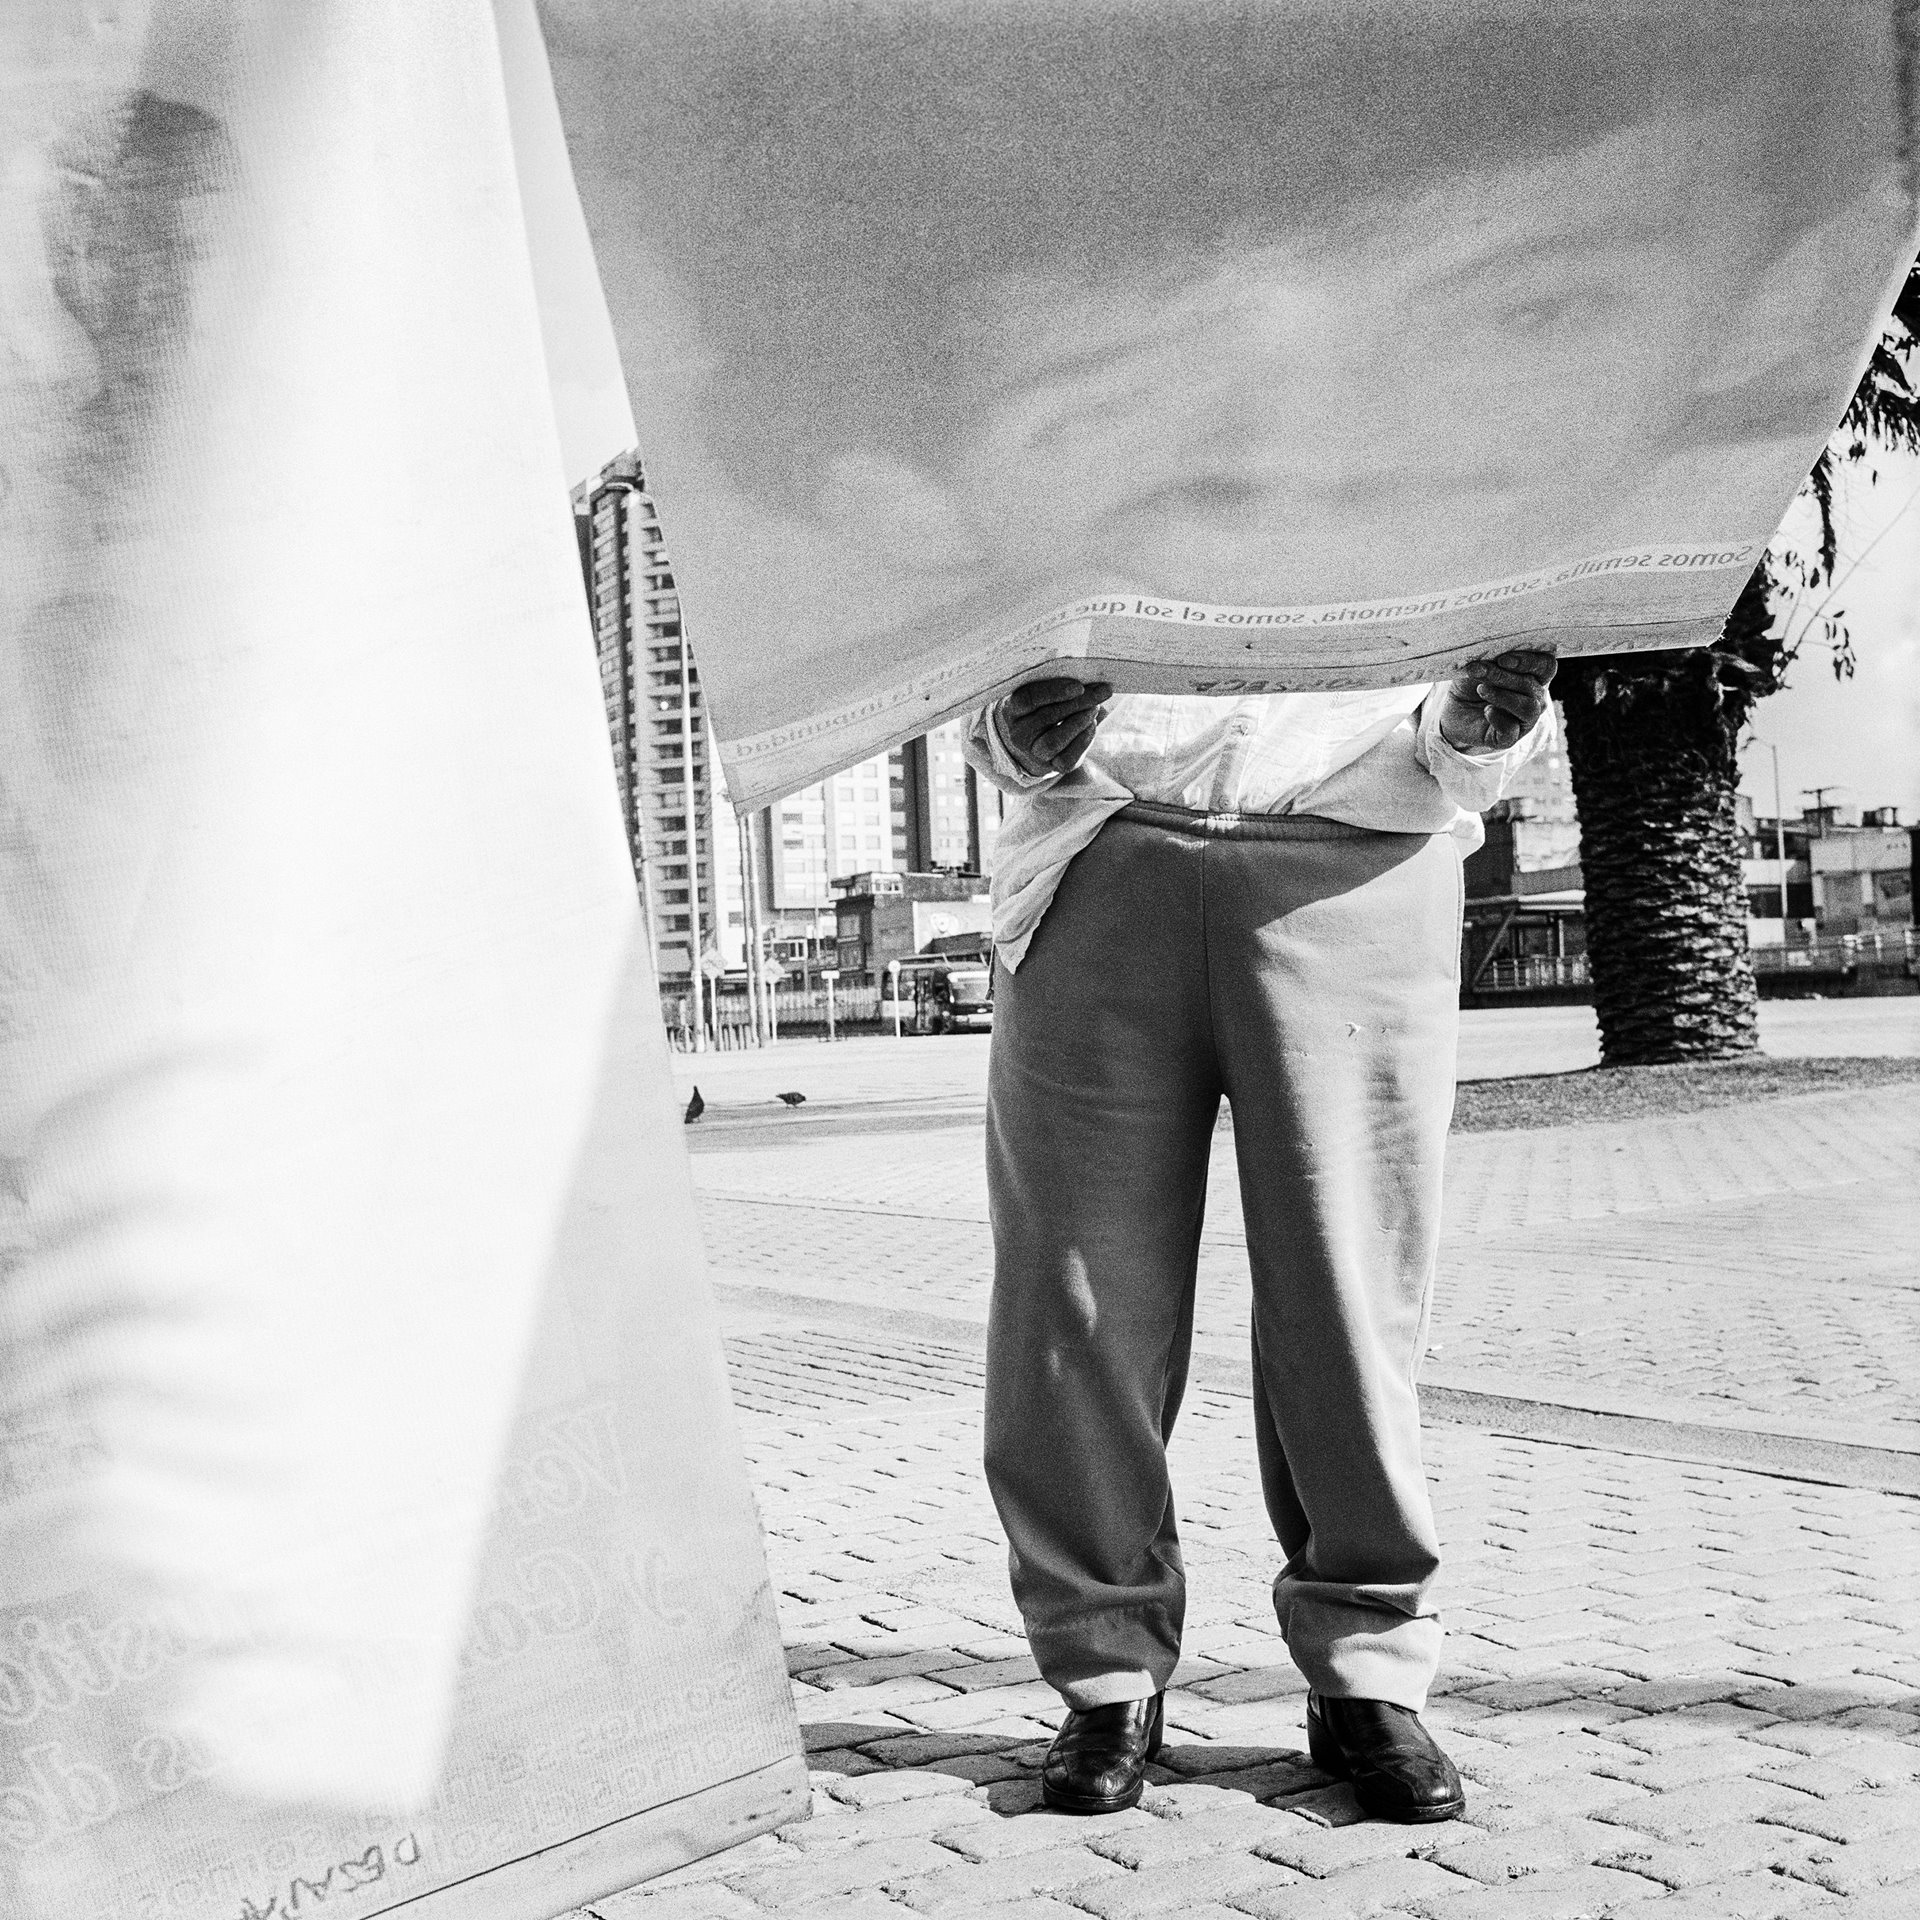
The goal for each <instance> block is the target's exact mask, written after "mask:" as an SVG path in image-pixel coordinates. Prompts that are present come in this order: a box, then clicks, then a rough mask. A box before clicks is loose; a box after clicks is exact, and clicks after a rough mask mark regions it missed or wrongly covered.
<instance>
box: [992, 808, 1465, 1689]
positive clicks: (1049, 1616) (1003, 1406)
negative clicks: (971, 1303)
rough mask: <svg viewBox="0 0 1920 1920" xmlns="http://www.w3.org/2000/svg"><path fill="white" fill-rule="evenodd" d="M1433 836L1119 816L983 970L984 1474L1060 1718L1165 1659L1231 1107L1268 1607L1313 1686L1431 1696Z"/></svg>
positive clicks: (1446, 975)
mask: <svg viewBox="0 0 1920 1920" xmlns="http://www.w3.org/2000/svg"><path fill="white" fill-rule="evenodd" d="M1460 905H1461V882H1460V861H1459V856H1458V854H1457V853H1456V852H1455V850H1454V847H1453V845H1452V843H1451V842H1450V841H1449V840H1447V839H1446V838H1444V837H1437V838H1432V837H1428V836H1426V835H1404V834H1382V833H1373V832H1369V831H1367V830H1365V829H1362V828H1356V827H1347V826H1342V825H1340V824H1338V823H1336V822H1333V821H1325V820H1316V819H1311V818H1303V817H1297V816H1280V817H1266V816H1249V817H1245V818H1241V817H1238V816H1201V815H1193V814H1188V813H1185V812H1184V811H1183V810H1179V809H1174V808H1153V807H1143V806H1139V805H1136V806H1133V807H1130V808H1128V809H1127V810H1126V812H1124V813H1122V814H1120V815H1118V816H1116V817H1115V818H1114V819H1113V820H1112V821H1110V822H1109V823H1108V824H1107V825H1106V826H1105V827H1104V828H1103V829H1102V831H1101V832H1100V834H1099V836H1098V838H1097V839H1095V840H1094V842H1093V843H1092V845H1091V846H1089V847H1088V848H1086V850H1085V851H1083V852H1082V853H1081V854H1079V855H1078V856H1077V857H1076V858H1075V860H1074V861H1073V863H1072V865H1071V866H1070V867H1069V868H1068V870H1067V872H1066V875H1065V876H1064V878H1063V880H1062V882H1061V886H1060V890H1059V892H1058V894H1057V895H1056V896H1055V898H1054V900H1053V903H1052V905H1051V906H1050V907H1049V908H1048V911H1047V914H1046V917H1045V919H1044V920H1043V921H1042V923H1041V925H1040V929H1039V931H1038V933H1037V934H1036V936H1035V938H1034V941H1033V943H1032V945H1031V947H1030V948H1029V949H1028V952H1027V955H1026V958H1025V961H1024V962H1023V964H1022V965H1021V966H1020V968H1019V970H1018V971H1017V972H1014V973H1011V974H1009V973H1008V972H1007V971H1006V970H1005V968H1004V967H1003V968H1002V969H1001V970H1000V977H999V979H998V981H997V982H996V988H995V991H996V999H995V1010H994V1019H995V1031H994V1037H993V1057H992V1065H991V1071H990V1077H989V1090H988V1105H987V1173H988V1188H989V1194H990V1198H991V1204H992V1215H993V1232H994V1285H993V1307H992V1316H991V1324H990V1328H989V1333H988V1353H987V1433H986V1465H987V1477H988V1480H989V1483H990V1485H991V1487H992V1491H993V1497H994V1500H995V1503H996V1505H997V1506H998V1508H999V1512H1000V1518H1001V1522H1002V1524H1003V1526H1004V1527H1005V1528H1006V1532H1007V1538H1008V1540H1009V1542H1010V1544H1011V1549H1012V1551H1011V1567H1012V1577H1013V1588H1014V1595H1015V1598H1016V1600H1017V1602H1018V1604H1019V1607H1020V1611H1021V1614H1022V1617H1023V1619H1024V1621H1025V1623H1026V1628H1027V1634H1028V1638H1029V1640H1030V1641H1031V1643H1032V1646H1033V1651H1034V1657H1035V1658H1036V1660H1037V1661H1038V1662H1039V1665H1040V1670H1041V1672H1042V1673H1043V1674H1044V1675H1045V1677H1046V1678H1047V1680H1048V1681H1049V1682H1050V1683H1051V1684H1052V1685H1053V1686H1054V1687H1055V1688H1056V1689H1057V1690H1058V1691H1059V1692H1060V1693H1061V1695H1062V1696H1063V1697H1064V1698H1065V1699H1066V1701H1067V1702H1068V1704H1069V1705H1072V1706H1077V1707H1089V1706H1097V1705H1100V1704H1103V1703H1105V1702H1109V1701H1114V1700H1125V1699H1133V1698H1139V1697H1142V1696H1144V1695H1147V1694H1150V1693H1152V1692H1155V1691H1157V1690H1158V1689H1160V1688H1162V1687H1164V1686H1165V1684H1166V1682H1167V1679H1168V1676H1169V1675H1170V1674H1171V1673H1172V1671H1173V1668H1174V1665H1175V1662H1176V1661H1177V1659H1178V1657H1179V1648H1180V1631H1181V1622H1182V1617H1183V1614H1184V1609H1185V1575H1184V1571H1183V1568H1182V1565H1181V1559H1180V1547H1179V1539H1178V1533H1177V1528H1176V1524H1175V1518H1174V1502H1173V1492H1172V1488H1171V1485H1170V1483H1169V1480H1168V1475H1167V1460H1166V1442H1167V1438H1168V1436H1169V1435H1170V1433H1171V1432H1172V1430H1173V1423H1174V1418H1175V1416H1176V1414H1177V1413H1178V1411H1179V1406H1180V1397H1181V1392H1182V1389H1183V1387H1184V1384H1185V1379H1186V1370H1187V1358H1188V1351H1189V1346H1190V1343H1191V1337H1192V1330H1193V1299H1194V1275H1195V1269H1196V1265H1197V1260H1198V1254H1199V1240H1200V1224H1201V1215H1202V1208H1203V1205H1204V1202H1205V1195H1206V1178H1207V1164H1208V1156H1209V1151H1210V1148H1211V1144H1212V1139H1213V1133H1214V1126H1215V1122H1216V1119H1217V1117H1218V1111H1219V1103H1220V1100H1221V1098H1222V1096H1224V1097H1225V1098H1226V1099H1228V1100H1229V1101H1231V1102H1232V1106H1233V1123H1234V1144H1235V1149H1236V1152H1237V1156H1238V1161H1239V1175H1240V1191H1241V1200H1242V1206H1243V1210H1244V1212H1245V1216H1246V1228H1247V1245H1248V1255H1249V1263H1250V1266H1251V1270H1252V1285H1253V1383H1254V1421H1255V1429H1256V1433H1257V1436H1258V1446H1259V1458H1260V1472H1261V1481H1262V1485H1263V1488H1264V1490H1265V1496H1266V1505H1267V1511H1268V1514H1269V1515H1270V1517H1271V1519H1272V1523H1273V1528H1274V1532H1275V1534H1276V1536H1277V1537H1278V1540H1279V1544H1280V1549H1281V1552H1282V1554H1283V1555H1284V1564H1283V1565H1282V1567H1281V1570H1280V1573H1279V1576H1278V1578H1277V1579H1276V1581H1275V1583H1274V1604H1275V1607H1276V1610H1277V1612H1278V1615H1279V1621H1280V1627H1281V1631H1282V1633H1283V1634H1284V1636H1285V1638H1286V1643H1287V1647H1288V1650H1289V1652H1290V1653H1291V1654H1292V1656H1293V1659H1294V1660H1295V1662H1296V1664H1297V1665H1298V1666H1299V1667H1300V1669H1301V1671H1302V1672H1303V1673H1304V1674H1305V1676H1306V1678H1307V1680H1308V1682H1309V1684H1310V1685H1312V1686H1313V1687H1314V1688H1315V1689H1316V1690H1318V1691H1320V1692H1323V1693H1326V1694H1329V1695H1335V1696H1348V1697H1357V1698H1365V1699H1384V1700H1393V1701H1398V1702H1399V1703H1401V1704H1402V1705H1405V1706H1410V1707H1413V1708H1415V1709H1418V1708H1419V1707H1420V1706H1422V1705H1423V1704H1424V1702H1425V1697H1426V1690H1427V1686H1428V1684H1429V1682H1430V1681H1431V1679H1432V1676H1433V1672H1434V1668H1435V1665H1436V1662H1437V1659H1438V1654H1439V1645H1440V1627H1439V1621H1438V1619H1437V1617H1436V1615H1435V1613H1434V1610H1433V1605H1432V1601H1431V1591H1432V1585H1433V1581H1434V1576H1435V1574H1436V1572H1437V1570H1438V1566H1439V1549H1438V1544H1437V1541H1436V1538H1435V1533H1434V1524H1433V1514H1432V1509H1431V1506H1430V1503H1429V1501H1428V1497H1427V1487H1426V1479H1425V1474H1424V1471H1423V1469H1422V1466H1421V1459H1420V1416H1419V1405H1418V1401H1417V1399H1416V1396H1415V1391H1414V1374H1415V1370H1416V1368H1417V1367H1418V1365H1419V1362H1420V1358H1421V1355H1422V1353H1423V1350H1424V1347H1425V1340H1426V1328H1427V1315H1428V1307H1429V1295H1430V1289H1431V1285H1432V1277H1433V1268H1434V1256H1435V1246H1436V1240H1437V1236H1438V1231H1439V1210H1440V1171H1441V1156H1442V1152H1443V1149H1444V1146H1445V1142H1446V1133H1447V1123H1448V1119H1449V1116H1450V1114H1451V1110H1452V1104H1453V1083H1454V1082H1453V1076H1454V1048H1455V1039H1456V1032H1457V1027H1458V995H1459V988H1458V954H1459V938H1460Z"/></svg>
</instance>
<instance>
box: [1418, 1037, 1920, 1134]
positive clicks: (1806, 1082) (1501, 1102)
mask: <svg viewBox="0 0 1920 1920" xmlns="http://www.w3.org/2000/svg"><path fill="white" fill-rule="evenodd" d="M1913 1081H1920V1059H1915V1060H1909V1059H1857V1058H1853V1057H1850V1056H1849V1057H1843V1058H1831V1059H1808V1060H1773V1059H1769V1058H1767V1057H1765V1056H1764V1055H1762V1056H1759V1057H1755V1058H1749V1059H1745V1060H1713V1061H1701V1062H1684V1063H1681V1064H1678V1065H1675V1066H1667V1067H1587V1068H1584V1069H1582V1070H1581V1071H1580V1072H1578V1073H1533V1074H1524V1075H1520V1076H1517V1077H1516V1078H1513V1079H1510V1080H1463V1081H1461V1083H1460V1090H1459V1094H1458V1096H1457V1097H1456V1098H1455V1100H1454V1105H1453V1126H1454V1131H1455V1132H1456V1133H1498V1132H1506V1131H1510V1130H1513V1129H1517V1128H1521V1127H1580V1126H1595V1125H1598V1124H1599V1123H1600V1122H1602V1121H1606V1120H1644V1119H1648V1118H1651V1117H1653V1116H1655V1115H1660V1114H1675V1113H1705V1112H1706V1111H1707V1110H1708V1109H1709V1108H1712V1107H1744V1106H1750V1105H1752V1104H1753V1103H1754V1102H1756V1101H1761V1100H1785V1099H1789V1098H1791V1097H1792V1096H1793V1095H1795V1094H1801V1093H1855V1092H1860V1091H1862V1090H1864V1089H1866V1088H1869V1087H1886V1086H1898V1085H1902V1084H1905V1083H1908V1082H1913Z"/></svg>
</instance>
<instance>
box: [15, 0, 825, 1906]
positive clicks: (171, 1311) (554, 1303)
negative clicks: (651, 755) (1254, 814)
mask: <svg viewBox="0 0 1920 1920" xmlns="http://www.w3.org/2000/svg"><path fill="white" fill-rule="evenodd" d="M524 37H525V36H522V38H524ZM534 45H535V48H536V50H537V39H536V40H535V41H534ZM532 197H533V196H531V195H530V196H529V198H530V199H531V198H532ZM542 346H543V343H542V336H541V328H540V323H539V318H538V315H537V311H536V302H535V296H534V289H533V284H532V276H531V274H530V272H529V268H528V245H527V235H526V232H525V229H524V226H523V221H522V214H521V191H520V182H519V178H518V174H517V171H516V165H515V156H514V148H513V143H512V139H511V128H510V124H509V118H508V109H507V102H506V98H505V93H504V90H503V85H502V67H501V58H500V52H499V43H498V41H497V38H496V33H495V26H494V20H493V16H492V13H491V11H490V9H489V7H488V6H487V5H486V4H485V0H416V3H415V4H409V5H406V6H395V5H392V4H390V3H389V0H285V3H284V4H279V5H275V6H273V7H259V6H254V5H251V4H242V0H152V4H150V5H140V4H133V5H128V6H124V7H117V8H109V7H101V6H96V5H93V4H90V3H89V0H17V3H16V4H10V5H7V6H5V7H0V1915H3V1916H4V1917H5V1920H307V1917H308V1916H310V1915H315V1914H319V1913H321V1912H324V1915H325V1920H371V1916H373V1915H376V1914H385V1913H390V1912H394V1911H404V1912H406V1913H408V1914H410V1915H411V1914H416V1913H418V1914H422V1915H427V1916H431V1917H432V1920H440V1916H442V1915H457V1916H472V1915H485V1916H488V1917H489V1920H492V1917H493V1916H498V1917H499V1920H546V1916H547V1915H549V1914H552V1913H556V1912H558V1911H561V1910H563V1909H565V1908H567V1907H569V1906H571V1905H573V1904H575V1903H576V1902H578V1901H579V1900H581V1899H584V1898H587V1897H590V1896H593V1895H597V1894H600V1893H604V1892H606V1891H608V1890H610V1889H612V1888H614V1887H617V1886H621V1885H624V1884H627V1883H629V1882H631V1881H633V1880H635V1879H639V1878H641V1877H644V1876H645V1875H647V1874H649V1873H651V1872H655V1871H658V1870H660V1869H661V1868H663V1867H667V1866H672V1865H675V1864H678V1863H679V1862H680V1861H682V1860H684V1859H686V1858H688V1857H689V1856H691V1855H693V1854H697V1853H701V1852H705V1851H709V1850H711V1849H712V1848H714V1847H716V1846H719V1845H722V1844H725V1843H726V1842H728V1841H730V1840H733V1839H737V1838H740V1837H743V1836H744V1835H746V1834H749V1833H752V1832H755V1831H759V1830H762V1829H764V1828H765V1827H767V1826H768V1825H770V1824H773V1823H775V1822H777V1821H779V1820H781V1819H785V1818H790V1817H793V1816H794V1815H796V1814H797V1813H799V1812H801V1811H803V1810H804V1805H805V1792H806V1783H805V1771H804V1767H803V1765H802V1763H801V1761H800V1759H799V1754H798V1740H797V1734H796V1729H795V1727H794V1723H793V1717H792V1711H791V1706H790V1703H789V1701H788V1697H787V1687H786V1680H785V1674H784V1671H783V1667H782V1662H781V1658H780V1648H779V1639H778V1632H777V1628H776V1624H775V1621H774V1617H773V1610H772V1605H771V1596H770V1593H769V1590H768V1585H767V1577H766V1569H765V1564H764V1559H763V1556H762V1551H761V1544H760V1537H759V1533H758V1529H757V1526H756V1523H755V1518H754V1514H753V1509H752V1502H751V1499H750V1496H749V1493H748V1489H747V1485H746V1481H745V1475H744V1471H743V1468H742V1464H741V1460H740V1454H739V1448H738V1444H737V1440H736V1438H735V1434H734V1429H733V1424H732V1418H731V1413H730V1411H729V1407H728V1402H727V1396H726V1388H725V1382H724V1378H723V1374H722V1369H721V1363H720V1357H719V1347H718V1340H717V1335H716V1332H715V1328H714V1324H713V1320H712V1315H711V1311H710V1308H709V1306H708V1304H707V1299H706V1293H705V1283H704V1278H703V1274H702V1265H701V1255H700V1247H699V1239H698V1234H697V1230H696V1226H695V1221H694V1215H693V1207H692V1196H691V1186H690V1181H689V1177H688V1171H687V1167H686V1163H685V1149H684V1145H683V1142H682V1139H681V1132H680V1125H679V1117H678V1114H677V1113H676V1112H675V1111H674V1110H673V1107H672V1103H671V1096H670V1092H669V1086H668V1073H667V1060H666V1056H665V1051H664V1041H663V1038H662V1036H661V1033H660V1029H659V1020H658V1012H657V1005H656V994H655V991H654V987H653V983H652V981H651V979H650V977H649V973H648V966H647V961H646V957H645V943H644V940H643V938H642V937H641V929H640V925H639V914H638V908H637V904H636V901H635V897H634V889H633V879H632V872H631V867H630V864H629V861H628V856H627V852H626V848H625V844H624V841H623V837H622V832H621V825H620V812H619V806H618V802H617V798H616V794H615V789H614V785H613V780H612V770H611V767H610V765H609V759H608V752H607V738H606V731H605V721H604V715H603V712H602V709H601V702H600V689H599V683H598V674H597V668H596V663H595V659H594V653H593V647H592V642H591V636H590V632H589V628H588V623H587V619H586V615H585V610H584V607H583V603H582V597H581V582H580V577H579V570H578V564H577V559H576V553H575V546H574V537H573V531H572V526H571V520H570V514H569V510H568V503H567V491H566V482H567V475H566V474H565V473H564V472H563V470H562V467H561V463H560V456H559V449H558V445H557V442H556V439H555V431H554V420H553V412H552V406H551V403H550V400H549V395H548V382H547V371H546V366H545V364H544V360H543V352H542Z"/></svg>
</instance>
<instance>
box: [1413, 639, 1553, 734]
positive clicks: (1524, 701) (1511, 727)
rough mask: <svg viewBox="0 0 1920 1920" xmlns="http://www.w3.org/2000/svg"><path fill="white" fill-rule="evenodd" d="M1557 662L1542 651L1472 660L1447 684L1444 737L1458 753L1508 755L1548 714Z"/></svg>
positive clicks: (1442, 717) (1443, 705)
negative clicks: (1546, 713) (1506, 753)
mask: <svg viewBox="0 0 1920 1920" xmlns="http://www.w3.org/2000/svg"><path fill="white" fill-rule="evenodd" d="M1559 664H1560V663H1559V661H1558V660H1556V659H1555V658H1554V656H1553V653H1552V651H1551V650H1550V649H1544V648H1518V649H1516V650H1515V651H1514V652H1512V653H1503V654H1501V655H1500V656H1499V657H1498V658H1497V659H1494V660H1471V661H1469V662H1468V663H1467V664H1466V665H1465V666H1464V667H1462V668H1461V669H1460V671H1459V672H1458V673H1456V674H1455V675H1454V676H1453V678H1452V679H1451V680H1450V681H1448V682H1447V690H1446V693H1445V695H1444V696H1443V697H1442V699H1441V702H1440V735H1441V738H1442V739H1444V740H1445V741H1446V743H1447V745H1448V746H1450V747H1452V748H1453V749H1454V750H1455V751H1456V752H1458V753H1504V752H1505V751H1506V749H1507V748H1508V747H1510V746H1512V745H1513V743H1514V742H1515V741H1516V740H1519V739H1521V738H1522V737H1524V736H1525V735H1526V734H1528V733H1530V732H1531V731H1532V730H1533V728H1534V726H1535V724H1536V723H1537V722H1538V720H1539V718H1540V716H1541V715H1542V714H1543V713H1545V712H1546V710H1547V701H1548V699H1549V698H1550V697H1551V696H1550V695H1549V694H1548V692H1547V688H1548V687H1549V686H1550V685H1551V684H1552V681H1553V674H1554V669H1555V668H1556V667H1557V666H1558V665H1559Z"/></svg>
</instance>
